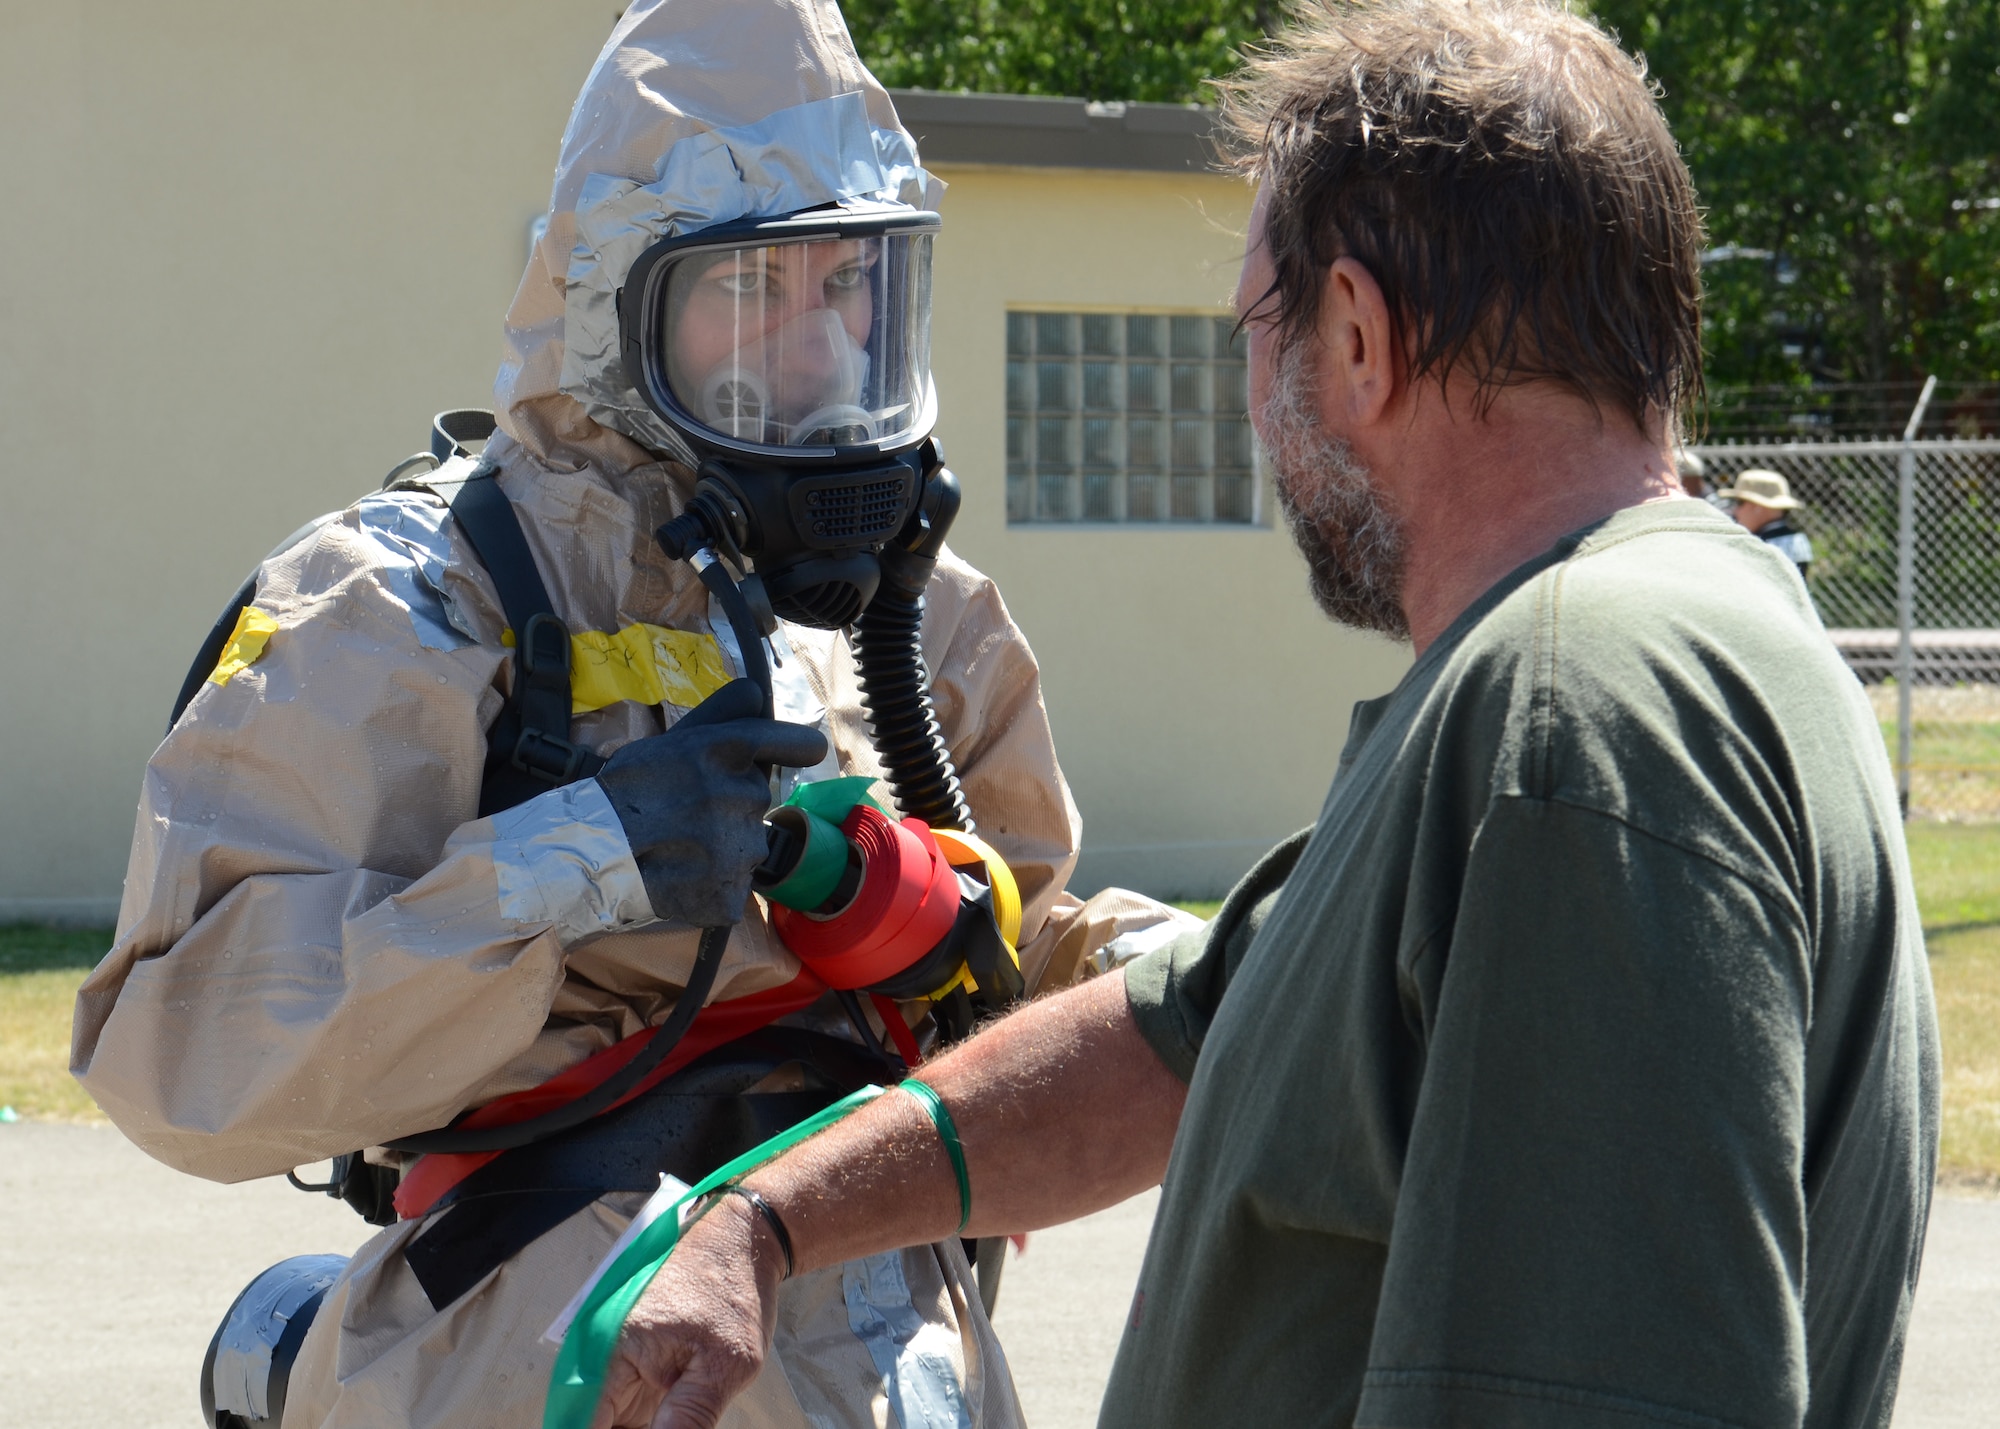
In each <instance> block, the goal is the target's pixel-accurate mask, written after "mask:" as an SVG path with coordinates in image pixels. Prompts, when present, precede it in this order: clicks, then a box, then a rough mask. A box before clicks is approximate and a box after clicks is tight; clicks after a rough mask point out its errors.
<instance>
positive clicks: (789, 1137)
mask: <svg viewBox="0 0 2000 1429" xmlns="http://www.w3.org/2000/svg"><path fill="white" fill-rule="evenodd" d="M898 1085H899V1086H900V1087H901V1089H902V1090H903V1091H906V1092H908V1093H909V1094H910V1095H911V1096H913V1097H915V1098H916V1099H917V1102H918V1103H919V1104H920V1105H921V1106H922V1107H923V1109H924V1110H925V1111H926V1112H928V1113H929V1114H930V1119H931V1124H932V1125H933V1126H935V1127H936V1128H937V1134H938V1139H939V1140H940V1141H942V1142H943V1143H944V1150H945V1155H947V1156H949V1157H950V1158H951V1169H952V1173H953V1174H954V1175H955V1176H957V1177H958V1210H959V1220H958V1229H959V1230H961V1231H962V1230H964V1229H965V1227H966V1223H967V1222H969V1221H970V1220H971V1219H972V1182H971V1180H970V1179H969V1178H968V1177H967V1175H966V1172H965V1147H964V1146H963V1145H962V1144H960V1142H959V1139H958V1124H957V1123H956V1122H954V1121H953V1120H952V1119H951V1112H950V1111H949V1110H948V1109H947V1108H946V1107H945V1104H944V1098H942V1097H940V1096H939V1095H938V1094H937V1093H936V1092H935V1091H933V1090H931V1088H929V1087H928V1086H926V1085H925V1084H924V1083H922V1082H920V1081H918V1080H916V1079H915V1078H914V1077H911V1078H908V1079H906V1080H904V1081H903V1082H901V1083H899V1084H898ZM881 1095H882V1088H880V1087H863V1088H862V1089H861V1090H860V1091H858V1092H855V1093H854V1094H853V1095H852V1096H847V1097H843V1098H842V1099H841V1100H839V1101H837V1102H835V1103H834V1104H833V1105H832V1106H830V1107H828V1108H827V1109H826V1110H825V1111H822V1112H818V1113H815V1114H814V1115H812V1116H809V1117H807V1118H806V1119H805V1120H804V1121H802V1122H800V1123H799V1124H798V1125H797V1126H795V1127H792V1128H791V1129H790V1130H789V1131H781V1132H779V1133H778V1134H777V1135H776V1136H774V1137H772V1138H771V1139H770V1140H769V1141H766V1142H764V1143H762V1144H761V1145H758V1146H753V1147H751V1148H750V1150H748V1151H746V1152H744V1153H743V1154H742V1155H741V1156H739V1157H737V1158H736V1159H735V1160H734V1161H730V1162H727V1163H725V1164H724V1165H722V1166H719V1167H717V1168H716V1169H715V1170H714V1171H712V1172H710V1173H709V1174H708V1175H706V1176H704V1177H702V1179H701V1180H700V1181H698V1182H696V1183H695V1184H694V1185H693V1186H691V1187H689V1188H688V1190H687V1193H686V1194H685V1195H683V1196H682V1197H681V1198H680V1199H679V1200H678V1201H675V1202H674V1204H673V1205H672V1206H671V1207H670V1208H668V1209H667V1210H666V1211H665V1212H664V1213H662V1214H661V1215H660V1217H659V1218H658V1219H657V1220H655V1221H654V1222H653V1223H652V1224H651V1225H649V1226H647V1227H646V1229H645V1230H643V1231H641V1232H640V1233H639V1235H638V1236H637V1238H636V1239H634V1240H633V1242H632V1243H631V1244H630V1245H628V1246H626V1247H625V1249H624V1250H622V1251H620V1252H619V1253H618V1258H617V1259H616V1260H614V1261H613V1262H612V1263H611V1265H610V1267H609V1268H608V1269H607V1270H606V1271H605V1272H604V1274H603V1275H601V1276H599V1277H598V1281H597V1284H595V1285H594V1286H592V1287H591V1290H590V1294H588V1295H587V1296H585V1297H584V1301H583V1305H582V1306H581V1308H579V1309H578V1310H577V1312H576V1318H575V1319H574V1320H573V1321H571V1322H570V1327H569V1333H568V1334H567V1335H565V1336H564V1337H563V1342H562V1348H561V1349H560V1350H558V1351H556V1362H555V1368H554V1369H553V1370H551V1371H550V1373H549V1397H548V1403H547V1404H546V1405H545V1406H544V1407H543V1410H542V1429H590V1420H591V1416H592V1415H593V1414H595V1413H596V1411H597V1401H598V1400H600V1399H602V1398H603V1397H604V1379H605V1376H606V1375H607V1374H609V1373H610V1370H611V1355H612V1352H613V1351H615V1350H616V1349H617V1348H618V1336H619V1335H620V1334H621V1333H622V1332H623V1331H624V1329H625V1317H626V1316H628V1315H630V1314H631V1313H632V1307H633V1306H634V1305H636V1304H638V1303H639V1297H640V1296H641V1295H643V1294H645V1293H646V1287H647V1286H648V1285H651V1284H652V1283H653V1277H654V1276H656V1275H658V1274H659V1273H660V1270H661V1268H662V1267H663V1266H665V1265H666V1263H667V1258H668V1257H669V1256H671V1255H672V1254H673V1253H674V1247H675V1246H676V1245H679V1244H680V1238H681V1213H682V1211H683V1210H685V1209H686V1208H687V1206H688V1205H690V1204H698V1203H699V1202H700V1201H701V1200H702V1198H703V1197H705V1196H708V1195H709V1194H711V1193H712V1192H715V1191H719V1190H721V1189H722V1188H723V1187H724V1186H727V1185H730V1184H732V1183H733V1182H735V1181H737V1180H739V1179H741V1178H742V1177H744V1176H747V1175H749V1174H750V1173H751V1172H752V1171H754V1170H756V1169H757V1168H758V1167H759V1166H762V1165H763V1164H764V1163H765V1162H766V1161H770V1160H772V1159H773V1158H775V1157H777V1156H778V1155H780V1154H782V1153H783V1152H786V1151H789V1150H791V1149H792V1148H793V1147H794V1146H797V1145H798V1144H799V1143H800V1142H801V1141H804V1140H806V1139H807V1138H808V1137H811V1136H815V1135H817V1134H818V1133H820V1132H822V1131H824V1130H825V1129H826V1128H827V1127H829V1126H832V1125H833V1124H834V1123H835V1122H836V1121H839V1120H840V1119H841V1118H842V1117H844V1116H846V1115H848V1113H850V1112H854V1111H858V1110H860V1109H861V1108H862V1107H864V1106H866V1105H867V1104H868V1103H869V1102H872V1101H874V1100H875V1098H877V1097H879V1096H881Z"/></svg>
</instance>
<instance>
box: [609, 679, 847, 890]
mask: <svg viewBox="0 0 2000 1429" xmlns="http://www.w3.org/2000/svg"><path fill="white" fill-rule="evenodd" d="M763 716H764V696H763V692H762V691H760V690H759V689H758V688H757V686H756V684H755V682H753V681H750V680H736V681H733V682H732V683H730V684H727V685H724V686H723V687H722V688H721V689H719V690H717V691H716V692H715V693H714V694H712V695H710V696H709V697H708V698H707V699H705V700H703V701H702V702H701V703H700V704H699V705H696V706H695V707H694V708H693V709H691V710H689V711H688V712H687V713H686V714H684V715H682V716H681V718H680V721H679V722H678V723H677V724H675V725H674V727H673V728H672V729H670V730H668V731H667V732H666V733H665V734H656V735H653V736H651V737H649V738H647V739H635V740H633V741H632V742H631V743H630V744H628V745H626V746H625V747H624V748H623V749H620V750H619V751H618V752H617V753H616V754H613V755H612V756H611V758H610V760H609V761H608V762H607V763H606V764H605V766H604V768H603V769H601V770H600V771H598V775H597V782H598V784H599V786H600V787H602V788H603V790H604V793H605V797H607V798H608V799H610V800H611V807H612V809H613V810H615V811H616V812H617V814H618V822H619V823H620V824H621V825H623V826H624V829H625V839H626V841H627V842H628V843H630V844H631V845H632V854H633V857H634V859H635V860H636V861H637V863H638V865H639V876H640V878H642V879H643V880H645V884H646V897H647V899H648V901H650V902H651V903H652V905H653V913H654V915H655V916H656V917H660V918H665V919H667V920H668V921H670V922H675V923H686V924H688V925H689V926H691V927H696V928H712V927H716V926H717V925H719V924H723V923H733V922H735V921H736V920H737V919H738V918H740V917H742V916H743V904H744V902H745V901H746V900H747V899H748V898H749V897H750V874H751V871H752V870H753V869H755V868H756V867H757V865H758V864H759V863H761V862H763V859H764V854H765V851H766V847H767V844H766V839H765V834H764V824H763V819H764V815H765V814H766V813H767V812H769V810H770V807H771V783H770V776H769V774H768V773H767V770H768V768H769V766H771V765H774V764H782V765H785V766H787V767H788V768H794V769H803V768H808V767H810V766H811V765H814V764H817V763H819V761H820V760H821V759H823V758H825V757H826V736H824V735H822V734H821V733H820V732H819V731H818V730H816V729H812V728H809V727H808V726H806V725H802V724H787V723H785V722H783V721H781V720H772V719H765V718H764V717H763Z"/></svg>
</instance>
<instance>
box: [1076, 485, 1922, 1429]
mask: <svg viewBox="0 0 2000 1429" xmlns="http://www.w3.org/2000/svg"><path fill="white" fill-rule="evenodd" d="M1309 834H1310V837H1309V838H1308V837H1307V836H1305V835H1301V836H1300V838H1299V839H1297V840H1294V841H1293V842H1292V843H1290V844H1287V845H1286V846H1284V847H1281V848H1280V849H1279V850H1277V851H1276V852H1274V853H1273V854H1272V855H1271V856H1270V857H1269V858H1267V859H1266V861H1265V863H1264V864H1263V865H1262V866H1261V867H1260V868H1259V869H1258V870H1256V871H1255V872H1254V873H1253V874H1252V875H1251V877H1250V878H1249V880H1247V881H1246V883H1245V884H1244V885H1243V886H1242V887H1240V888H1239V889H1238V890H1237V891H1236V893H1235V894H1234V895H1233V896H1232V898H1231V900H1230V902H1229V903H1228V904H1227V905H1225V907H1224V909H1223V910H1222V913H1221V914H1220V916H1219V917H1218V918H1217V919H1216V920H1215V922H1214V923H1212V924H1211V925H1210V926H1209V928H1208V929H1207V930H1206V931H1205V932H1204V933H1203V934H1201V935H1197V936H1193V937H1188V938H1184V939H1182V940H1181V941H1179V942H1177V943H1174V944H1171V945H1169V946H1167V947H1165V948H1162V949H1160V950H1158V951H1156V952H1155V953H1153V954H1150V955H1148V956H1147V957H1145V958H1142V959H1140V960H1139V961H1137V962H1134V963H1133V964H1131V965H1130V966H1129V967H1128V968H1127V970H1126V986H1127V988H1128V996H1129V998H1130V1001H1131V1004H1132V1008H1133V1011H1134V1013H1135V1014H1136V1015H1137V1017H1138V1019H1139V1024H1140V1026H1141V1028H1142V1030H1143V1031H1144V1033H1145V1035H1146V1037H1147V1039H1148V1040H1149V1042H1150V1043H1151V1044H1152V1045H1153V1047H1154V1048H1155V1049H1156V1050H1157V1052H1158V1053H1159V1055H1160V1056H1161V1057H1162V1058H1163V1059H1164V1060H1165V1061H1166V1062H1167V1063H1168V1064H1169V1065H1170V1066H1172V1067H1174V1068H1175V1069H1176V1070H1177V1071H1178V1072H1179V1073H1180V1074H1181V1075H1182V1076H1184V1077H1186V1078H1188V1079H1189V1083H1190V1085H1189V1092H1188V1101H1187V1110H1186V1113H1185V1115H1184V1116H1183V1119H1182V1121H1181V1126H1180V1134H1179V1137H1178V1139H1177V1140H1176V1142H1175V1144H1174V1152H1173V1160H1172V1164H1171V1166H1170V1167H1169V1169H1168V1172H1167V1178H1166V1187H1165V1193H1164V1196H1163V1199H1162V1201H1161V1205H1160V1210H1159V1217H1158V1220H1157V1222H1156V1224H1155V1226H1154V1229H1153V1235H1152V1241H1151V1243H1150V1245H1149V1246H1148V1248H1147V1252H1146V1260H1145V1266H1144V1269H1143V1271H1142V1273H1141V1275H1140V1281H1139V1289H1138V1294H1137V1296H1136V1297H1135V1299H1134V1302H1133V1308H1132V1315H1131V1322H1130V1325H1129V1328H1128V1329H1127V1332H1126V1335H1125V1339H1124V1343H1123V1345H1122V1346H1121V1348H1120V1350H1119V1354H1118V1360H1117V1365H1116V1367H1115V1369H1114V1371H1113V1374H1112V1380H1111V1384H1110V1387H1109V1389H1108V1391H1107V1393H1106V1397H1105V1402H1104V1410H1103V1417H1102V1420H1101V1423H1102V1424H1103V1425H1106V1426H1117V1429H1162V1427H1163V1426H1166V1427H1167V1429H1171V1426H1182V1425H1185V1426H1190V1429H1192V1426H1202V1429H1208V1426H1214V1425H1222V1424H1228V1425H1255V1426H1286V1429H1293V1426H1301V1425H1347V1424H1350V1423H1357V1424H1360V1425H1366V1426H1408V1429H1423V1427H1424V1426H1439V1429H1443V1426H1464V1425H1478V1426H1482V1429H1516V1426H1518V1429H1527V1426H1535V1429H1580V1426H1585V1425H1592V1426H1595V1425H1619V1426H1639V1425H1653V1424H1658V1425H1675V1426H1694V1425H1743V1426H1751V1425H1755V1426H1764V1425H1771V1426H1778V1425H1795V1424H1801V1423H1803V1424H1808V1425H1886V1424H1887V1422H1888V1417H1889V1409H1890V1405H1891V1403H1892V1401H1893V1399H1894V1395H1895V1384H1896V1375H1897V1369H1898V1366H1899V1363H1900V1360H1901V1355H1902V1345H1903V1334H1904V1328H1905V1324H1906V1321H1907V1318H1908V1315H1909V1308H1910V1300H1911V1294H1912V1290H1913V1287H1914V1286H1915V1283H1916V1278H1917V1263H1918V1258H1919V1255H1920V1252H1921V1249H1922V1244H1923V1232H1924V1223H1925V1218H1926V1215H1927V1213H1928V1210H1929V1195H1930V1185H1931V1178H1932V1171H1933V1165H1934V1160H1935V1154H1936V1139H1937V1098H1938V1061H1937V1033H1936V1021H1935V1016H1934V1012H1933V1008H1932V1003H1931V990H1930V980H1929V974H1928V971H1927V969H1926V967H1925V964H1924V951H1923V939H1922V934H1921V931H1920V927H1919V924H1918V918H1917V908H1916V902H1915V899H1914V896H1913V894H1912V891H1911V885H1910V876H1909V868H1908V863H1907V858H1906V855H1905V851H1904V846H1903V836H1902V827H1901V822H1900V820H1899V818H1898V815H1897V805H1896V794H1895V790H1894V787H1893V783H1892V780H1891V777H1890V772H1889V768H1888V763H1887V759H1886V757H1885V754H1884V751H1883V744H1882V736H1881V733H1880V731H1879V730H1878V728H1877V727H1876V724H1875V721H1874V719H1873V717H1872V715H1871V713H1870V710H1869V706H1868V703H1867V700H1866V699H1865V697H1864V696H1863V694H1862V691H1861V689H1860V687H1859V686H1858V685H1857V684H1856V682H1855V680H1854V677H1853V676H1852V675H1850V674H1849V673H1848V672H1847V670H1846V669H1845V668H1844V667H1843V666H1842V664H1841V662H1840V659H1839V657H1838V655H1837V654H1836V653H1835V651H1834V650H1833V648H1832V646H1831V644H1830V643H1829V642H1828V640H1827V638H1826V635H1825V633H1824V632H1823V631H1822V630H1821V628H1820V625H1819V622H1818V619H1817V617H1816V616H1815V615H1814V613H1813V610H1812V605H1811V602H1810V601H1809V599H1808V598H1807V595H1806V591H1805V588H1804V586H1803V584H1802V583H1801V581H1800V579H1799V576H1798V574H1797V573H1796V572H1795V571H1794V570H1793V569H1792V567H1791V565H1790V563H1789V562H1787V561H1786V560H1785V559H1784V558H1783V557H1782V556H1780V555H1778V554H1777V553H1776V552H1773V551H1771V550H1769V549H1767V548H1765V547H1764V546H1763V545H1762V543H1760V542H1759V541H1757V540H1756V538H1755V537H1753V536H1751V535H1750V534H1749V533H1747V532H1745V531H1743V530H1741V529H1740V528H1738V527H1736V526H1735V525H1733V524H1732V523H1730V522H1729V521H1727V520H1726V519H1725V518H1723V517H1721V516H1720V515H1718V514H1717V513H1715V512H1713V511H1711V510H1710V509H1709V508H1707V507H1706V506H1703V505H1701V504H1699V503H1696V502H1693V501H1671V502H1663V503H1659V504H1657V505H1651V506H1644V507H1638V508H1634V509H1631V510H1627V511H1623V512H1620V513H1619V514H1617V515H1615V516H1613V517H1611V518H1610V519H1608V520H1606V521H1603V522H1601V523H1599V524H1597V525H1595V526H1592V527H1590V528H1588V529H1586V530H1584V531H1581V532H1578V533H1576V534H1575V535H1572V536H1570V537H1568V538H1566V539H1565V540H1563V541H1562V542H1560V543H1558V545H1557V546H1556V547H1555V548H1554V549H1553V550H1552V551H1550V552H1549V553H1547V554H1546V555H1544V556H1542V557H1540V558H1538V559H1536V560H1534V561H1531V562H1529V563H1528V564H1527V565H1526V566H1524V567H1522V568H1521V569H1519V570H1517V571H1515V572H1514V573H1513V574H1512V575H1510V576H1509V577H1508V578H1507V579H1506V580H1504V581H1502V582H1501V583H1500V585H1499V586H1498V587H1496V588H1495V589H1493V590H1492V591H1489V592H1488V593H1487V594H1486V595H1485V596H1484V597H1483V598H1482V599H1481V600H1480V601H1479V602H1478V603H1477V604H1476V605H1475V606H1473V607H1472V608H1471V609H1470V610H1468V611H1466V612H1465V614H1464V615H1463V616H1461V617H1460V619H1459V620H1458V621H1457V622H1456V623H1455V624H1454V625H1453V626H1452V628H1451V629H1450V630H1449V631H1447V632H1446V633H1445V635H1444V636H1443V637H1442V638H1441V639H1439V640H1438V642H1437V643H1436V644H1435V645H1433V646H1432V647H1431V648H1430V649H1429V650H1427V651H1425V652H1424V654H1423V656H1422V657H1421V658H1420V659H1419V660H1418V661H1417V662H1416V664H1415V665H1414V666H1413V667H1412V669H1411V670H1410V672H1409V674H1408V675H1407V677H1406V678H1405V679H1404V680H1403V682H1402V683H1401V685H1400V686H1398V688H1397V689H1396V690H1395V691H1394V692H1393V693H1391V694H1390V695H1388V696H1385V697H1384V698H1382V699H1379V700H1372V701H1369V702H1367V703H1364V704H1362V705H1359V706H1357V707H1356V709H1355V711H1354V715H1353V720H1352V725H1351V728H1350V730H1349V733H1348V740H1347V745H1346V748H1345V750H1344V752H1343V753H1342V755H1341V760H1340V768H1339V773H1338V774H1337V775H1336V776H1335V779H1334V783H1333V788H1332V790H1331V792H1330V793H1329V795H1328V797H1327V801H1326V804H1325V806H1324V808H1323V809H1322V811H1321V813H1320V818H1319V821H1318V823H1317V824H1316V825H1315V826H1314V827H1313V829H1312V830H1310V831H1309Z"/></svg>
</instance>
